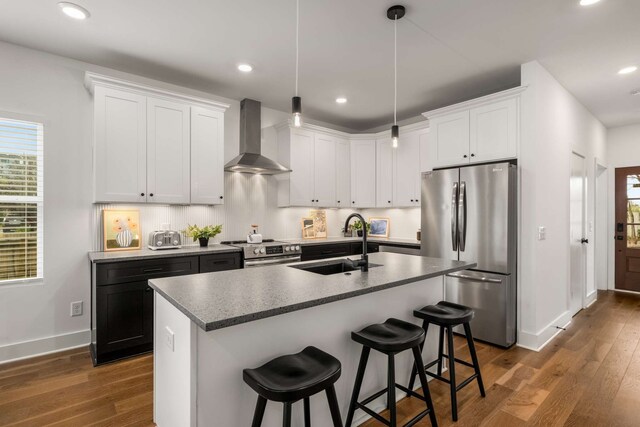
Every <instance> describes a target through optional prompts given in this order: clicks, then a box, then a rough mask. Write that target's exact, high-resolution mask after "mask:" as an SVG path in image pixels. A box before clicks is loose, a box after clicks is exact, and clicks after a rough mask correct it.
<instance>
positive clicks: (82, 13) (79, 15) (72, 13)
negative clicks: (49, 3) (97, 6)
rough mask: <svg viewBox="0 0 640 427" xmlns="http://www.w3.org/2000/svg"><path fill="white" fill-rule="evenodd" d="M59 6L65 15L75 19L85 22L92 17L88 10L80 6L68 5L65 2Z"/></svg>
mask: <svg viewBox="0 0 640 427" xmlns="http://www.w3.org/2000/svg"><path fill="white" fill-rule="evenodd" d="M58 6H59V7H60V9H62V12H63V13H64V14H65V15H67V16H68V17H70V18H73V19H79V20H83V19H87V18H88V17H89V16H91V14H90V13H89V11H88V10H87V9H85V8H84V7H82V6H78V5H77V4H73V3H67V2H64V1H63V2H60V3H58Z"/></svg>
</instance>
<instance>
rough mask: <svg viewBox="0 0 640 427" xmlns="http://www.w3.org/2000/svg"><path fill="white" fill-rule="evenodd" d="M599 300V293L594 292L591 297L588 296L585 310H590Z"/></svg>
mask: <svg viewBox="0 0 640 427" xmlns="http://www.w3.org/2000/svg"><path fill="white" fill-rule="evenodd" d="M597 300H598V291H597V290H596V291H593V292H591V293H590V294H589V295H587V298H586V299H585V307H584V308H589V307H591V306H592V305H593V303H594V302H596V301H597Z"/></svg>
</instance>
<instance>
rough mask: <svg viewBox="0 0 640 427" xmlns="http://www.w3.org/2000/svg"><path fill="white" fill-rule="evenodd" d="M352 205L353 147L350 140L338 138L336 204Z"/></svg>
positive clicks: (340, 205) (341, 205)
mask: <svg viewBox="0 0 640 427" xmlns="http://www.w3.org/2000/svg"><path fill="white" fill-rule="evenodd" d="M350 205H351V149H350V147H349V141H346V140H344V139H336V206H337V207H339V208H342V207H344V208H347V207H349V206H350Z"/></svg>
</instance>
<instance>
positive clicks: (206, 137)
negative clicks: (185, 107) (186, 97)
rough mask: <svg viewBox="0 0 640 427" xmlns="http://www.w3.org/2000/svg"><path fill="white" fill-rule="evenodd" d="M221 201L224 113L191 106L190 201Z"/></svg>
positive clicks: (222, 192)
mask: <svg viewBox="0 0 640 427" xmlns="http://www.w3.org/2000/svg"><path fill="white" fill-rule="evenodd" d="M223 201H224V113H222V112H220V111H214V110H209V109H206V108H202V107H192V108H191V203H193V204H203V205H216V204H221V203H223Z"/></svg>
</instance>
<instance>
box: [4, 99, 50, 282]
mask: <svg viewBox="0 0 640 427" xmlns="http://www.w3.org/2000/svg"><path fill="white" fill-rule="evenodd" d="M0 119H4V120H14V121H20V122H29V123H34V124H37V125H39V126H40V127H41V133H40V135H39V137H38V151H39V156H38V158H37V160H36V161H37V164H38V169H37V183H38V187H37V195H36V196H3V195H0V203H35V204H36V205H37V242H38V243H37V244H38V246H37V261H36V262H37V271H38V272H37V274H36V276H35V277H25V278H21V279H5V280H2V279H0V287H7V286H9V287H11V286H15V285H18V286H19V285H38V284H43V283H44V258H45V256H44V200H45V197H44V163H45V160H44V158H45V153H44V141H45V135H46V129H47V126H48V122H47V120H46V119H45V118H44V117H42V116H37V115H28V114H19V113H14V112H9V111H2V110H0Z"/></svg>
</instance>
